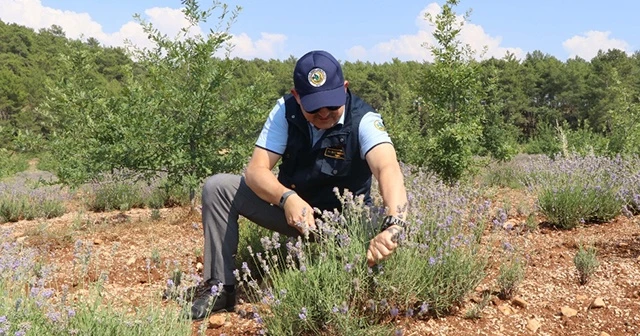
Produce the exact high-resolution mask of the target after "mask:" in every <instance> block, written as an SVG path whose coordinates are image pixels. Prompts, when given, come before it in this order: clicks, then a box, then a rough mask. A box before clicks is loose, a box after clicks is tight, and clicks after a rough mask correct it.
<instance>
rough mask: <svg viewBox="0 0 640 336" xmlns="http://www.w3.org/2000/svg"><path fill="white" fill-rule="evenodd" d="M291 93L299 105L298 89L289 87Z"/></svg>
mask: <svg viewBox="0 0 640 336" xmlns="http://www.w3.org/2000/svg"><path fill="white" fill-rule="evenodd" d="M291 94H292V95H293V97H294V98H295V99H296V101H297V102H298V105H301V103H300V95H299V94H298V91H296V89H291Z"/></svg>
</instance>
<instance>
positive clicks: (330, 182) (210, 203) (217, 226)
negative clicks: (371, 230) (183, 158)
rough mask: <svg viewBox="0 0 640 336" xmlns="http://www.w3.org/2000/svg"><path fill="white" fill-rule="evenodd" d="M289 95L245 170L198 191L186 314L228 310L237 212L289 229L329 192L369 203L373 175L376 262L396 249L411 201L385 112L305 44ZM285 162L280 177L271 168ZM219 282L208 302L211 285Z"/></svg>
mask: <svg viewBox="0 0 640 336" xmlns="http://www.w3.org/2000/svg"><path fill="white" fill-rule="evenodd" d="M293 80H294V88H293V89H292V90H291V93H292V95H290V96H286V97H283V98H281V99H280V100H278V102H277V104H276V106H275V107H274V108H273V110H272V111H271V113H270V114H269V117H268V119H267V121H266V122H265V124H264V126H263V129H262V133H261V134H260V136H259V138H258V140H257V142H256V147H255V149H254V151H253V155H252V157H251V159H250V161H249V164H248V166H247V169H246V172H245V176H244V177H241V176H236V175H229V174H218V175H214V176H212V177H209V178H208V179H207V181H206V182H205V184H204V187H203V191H202V223H203V226H204V239H205V251H204V279H205V282H204V285H203V286H202V287H203V290H200V291H198V293H197V297H196V299H195V300H194V301H193V304H192V307H191V315H192V319H194V320H199V319H202V318H204V317H205V316H206V315H207V314H210V313H214V312H217V311H223V310H226V311H231V310H233V309H234V306H235V303H236V298H235V281H236V280H235V277H234V275H233V271H234V269H235V261H234V255H235V254H236V251H237V248H238V216H239V215H242V216H244V217H246V218H248V219H249V220H251V221H253V222H254V223H257V224H259V225H261V226H263V227H265V228H267V229H270V230H274V231H278V232H280V233H282V234H285V235H288V236H297V235H300V234H301V233H302V232H304V230H306V229H311V231H313V229H314V228H315V219H314V211H313V208H314V207H315V208H318V209H320V210H329V211H332V210H333V209H341V204H340V202H339V200H338V199H337V197H336V195H335V193H334V191H333V189H334V188H335V187H338V188H339V190H340V193H342V192H343V191H344V189H348V190H349V191H351V192H353V193H354V194H356V195H360V194H362V195H365V201H366V202H368V203H371V197H370V193H369V192H370V189H371V176H372V174H373V175H374V176H375V178H376V179H377V180H378V182H379V185H380V194H381V195H382V198H383V201H384V206H385V207H386V208H387V211H388V213H387V215H388V216H387V217H385V220H384V223H383V227H382V230H381V232H380V233H379V234H378V235H377V236H376V237H375V238H373V239H372V240H371V242H370V245H369V249H368V251H367V262H368V264H369V266H373V265H374V264H376V263H377V262H378V261H381V260H384V259H386V258H387V257H389V255H391V253H392V252H393V251H394V249H395V248H396V246H397V244H396V242H395V239H394V238H395V236H396V235H397V233H399V231H400V230H401V229H402V225H403V223H404V222H403V221H402V220H401V218H403V216H404V211H405V208H406V204H407V196H406V190H405V187H404V181H403V175H402V172H401V170H400V166H399V164H398V161H397V158H396V152H395V149H394V147H393V145H392V143H391V140H390V138H389V135H388V134H387V132H386V131H385V129H384V124H383V122H382V118H381V116H380V115H379V114H378V113H376V112H375V111H374V109H373V108H372V107H371V106H369V105H367V104H366V103H365V102H363V101H362V100H361V99H360V98H358V97H356V96H355V95H353V94H351V92H350V91H349V89H348V85H349V83H348V82H347V81H345V80H344V76H343V74H342V68H341V66H340V63H338V61H337V60H336V59H335V58H334V57H333V56H332V55H331V54H329V53H327V52H326V51H311V52H309V53H307V54H305V55H304V56H302V57H301V58H300V59H299V60H298V62H297V63H296V66H295V70H294V74H293ZM280 159H282V163H281V165H280V167H279V174H278V177H277V178H276V177H275V176H274V175H273V173H272V169H273V167H274V166H275V165H276V163H277V162H278V161H279V160H280ZM220 283H222V284H224V286H223V290H222V291H220V292H219V293H217V294H218V296H217V298H216V299H215V303H214V304H213V305H211V304H210V303H211V301H213V298H212V295H213V294H212V291H211V287H212V286H216V285H218V284H220Z"/></svg>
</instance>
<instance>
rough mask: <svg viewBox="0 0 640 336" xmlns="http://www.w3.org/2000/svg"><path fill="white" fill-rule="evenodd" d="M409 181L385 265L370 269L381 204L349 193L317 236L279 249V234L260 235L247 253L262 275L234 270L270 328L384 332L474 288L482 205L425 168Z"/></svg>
mask: <svg viewBox="0 0 640 336" xmlns="http://www.w3.org/2000/svg"><path fill="white" fill-rule="evenodd" d="M407 176H408V175H407ZM408 179H410V181H411V183H408V185H409V187H408V188H409V199H410V202H411V205H410V209H411V215H410V216H409V218H408V219H409V222H410V224H409V226H408V227H407V228H406V230H405V232H404V233H403V234H402V235H401V237H400V240H399V243H400V246H399V247H398V249H397V250H396V252H395V253H394V254H393V256H392V257H391V258H390V259H388V260H387V261H385V262H384V263H383V264H379V265H376V266H374V267H373V268H369V267H367V265H366V257H365V254H366V249H367V247H368V242H369V240H370V239H371V238H372V237H373V236H374V235H375V234H376V233H377V232H378V229H377V228H378V226H379V222H380V220H381V217H382V213H383V211H381V209H378V208H369V207H366V206H364V205H363V203H362V199H361V198H358V197H356V198H354V197H353V196H352V195H350V194H349V193H347V194H345V195H343V196H341V197H342V202H343V204H344V209H343V212H342V214H340V213H327V212H325V213H324V214H323V216H322V220H318V221H317V223H318V225H317V226H318V230H317V232H316V239H315V241H316V242H310V241H309V240H307V239H305V238H298V239H292V238H291V239H289V240H287V241H286V242H285V243H284V245H285V248H286V249H283V248H282V246H281V238H280V236H279V235H278V234H277V233H274V234H273V235H272V236H270V237H264V238H263V239H262V245H263V249H262V251H261V252H256V253H252V254H251V255H252V256H253V258H255V260H256V264H258V265H260V266H261V272H262V274H264V275H265V281H264V282H263V283H262V284H260V283H259V282H258V281H257V280H256V279H255V278H254V276H253V274H252V273H251V270H250V268H249V265H248V263H244V264H243V266H242V267H241V269H240V270H237V271H236V275H237V277H238V279H239V282H240V286H241V287H242V288H245V290H246V291H247V293H249V297H250V298H251V300H252V301H253V302H254V303H255V304H256V310H255V311H256V312H257V313H258V314H259V317H260V319H261V320H262V321H264V326H265V328H266V330H267V332H268V333H269V334H274V335H288V334H321V333H328V334H338V335H364V334H366V335H376V334H380V335H389V334H390V333H391V329H390V328H389V327H387V326H386V325H385V323H386V322H389V321H391V320H394V319H396V318H397V317H398V316H399V315H400V314H403V315H405V316H413V317H417V318H425V317H427V316H430V315H432V314H435V315H440V314H446V313H447V312H449V311H450V309H451V308H452V307H453V306H454V305H456V304H457V303H459V302H460V301H461V300H462V299H463V298H464V297H465V296H466V295H467V293H468V292H469V291H470V290H473V288H475V287H476V285H477V284H478V283H479V282H480V281H481V280H482V278H483V277H484V273H483V270H484V267H485V265H486V260H485V259H484V257H483V254H482V253H480V245H479V237H480V235H481V233H482V231H483V230H484V223H485V221H486V219H487V210H488V204H485V203H483V202H480V203H479V204H476V203H474V202H473V200H475V199H476V195H475V194H473V193H472V192H471V191H470V190H463V189H462V188H460V187H448V186H446V185H445V184H444V183H443V182H442V181H439V180H436V179H435V178H434V177H433V176H432V175H428V174H425V173H424V172H423V171H418V172H416V173H415V175H413V176H409V177H408ZM418 195H419V196H418Z"/></svg>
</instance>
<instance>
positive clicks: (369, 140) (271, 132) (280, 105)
mask: <svg viewBox="0 0 640 336" xmlns="http://www.w3.org/2000/svg"><path fill="white" fill-rule="evenodd" d="M285 112H286V111H285V104H284V98H280V99H278V102H277V103H276V106H274V107H273V109H272V110H271V113H269V117H268V118H267V120H266V121H265V123H264V126H263V127H262V132H260V136H259V137H258V140H257V141H256V146H258V147H261V148H264V149H266V150H268V151H270V152H274V153H276V154H280V155H282V154H284V151H285V149H286V147H287V137H288V134H289V133H288V130H289V123H288V122H287V119H286V116H285ZM308 124H309V130H310V131H311V134H312V135H313V136H312V139H313V140H312V141H313V144H315V143H316V142H317V141H318V140H319V139H320V138H321V137H322V134H323V133H324V131H325V130H320V129H317V128H315V127H314V126H313V125H311V123H308ZM338 124H344V113H343V114H342V116H341V117H340V120H339V121H338ZM358 140H359V143H360V153H361V154H360V155H361V159H363V160H364V158H365V156H366V154H367V153H368V152H369V151H370V150H371V149H372V148H373V147H375V146H377V145H379V144H381V143H385V142H388V143H392V142H391V138H390V137H389V134H388V133H387V131H386V130H385V128H384V124H383V123H382V116H381V115H380V114H379V113H376V112H373V111H371V112H368V113H367V114H365V115H364V117H362V120H361V121H360V127H359V139H358Z"/></svg>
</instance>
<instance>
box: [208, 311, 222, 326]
mask: <svg viewBox="0 0 640 336" xmlns="http://www.w3.org/2000/svg"><path fill="white" fill-rule="evenodd" d="M224 322H225V318H224V315H222V314H217V315H213V316H210V317H209V328H213V329H218V328H220V327H222V326H223V325H224Z"/></svg>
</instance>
